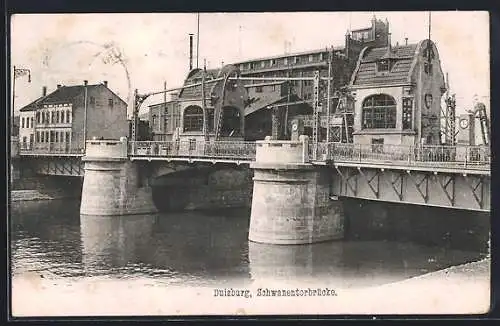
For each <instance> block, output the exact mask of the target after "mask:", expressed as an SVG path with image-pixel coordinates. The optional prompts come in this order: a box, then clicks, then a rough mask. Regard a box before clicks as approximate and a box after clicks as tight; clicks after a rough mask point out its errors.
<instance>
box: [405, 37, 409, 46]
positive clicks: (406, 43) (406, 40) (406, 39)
mask: <svg viewBox="0 0 500 326" xmlns="http://www.w3.org/2000/svg"><path fill="white" fill-rule="evenodd" d="M405 45H408V38H407V37H405Z"/></svg>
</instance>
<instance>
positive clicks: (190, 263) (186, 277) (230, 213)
mask: <svg viewBox="0 0 500 326" xmlns="http://www.w3.org/2000/svg"><path fill="white" fill-rule="evenodd" d="M249 216H250V211H249V210H248V209H231V210H212V211H206V212H202V211H191V212H182V213H160V214H152V215H131V216H84V215H82V216H80V214H79V202H78V201H74V202H72V201H51V202H39V203H32V204H27V203H23V204H22V205H19V207H14V208H13V210H12V219H11V226H12V237H11V239H12V245H11V246H12V261H13V272H14V274H23V273H25V272H28V271H37V272H40V273H44V274H47V275H52V276H54V277H67V276H72V277H93V276H104V277H110V278H154V279H155V280H156V281H158V282H162V283H167V284H179V285H186V284H196V285H202V284H213V283H215V284H219V285H220V284H224V283H227V282H231V283H234V282H238V283H240V284H241V283H248V282H252V281H257V280H263V279H269V278H271V279H286V280H290V279H292V280H304V281H309V280H312V279H314V280H316V281H318V280H324V282H325V283H329V284H333V285H335V286H337V287H356V286H366V285H374V284H381V283H385V282H389V281H397V280H401V279H405V278H409V277H412V276H416V275H420V274H423V273H426V272H430V271H434V270H439V269H442V268H446V267H448V266H451V265H456V264H461V263H465V262H470V261H474V260H478V259H480V258H481V253H480V252H478V251H464V250H456V249H451V248H449V247H447V246H442V245H430V246H423V245H420V244H417V243H415V242H411V241H387V239H386V240H381V238H382V236H380V235H376V236H372V238H371V239H370V237H368V236H367V234H369V233H370V232H362V227H361V226H362V225H364V224H363V223H361V222H360V221H361V218H360V219H359V221H353V220H352V219H351V225H350V227H351V230H353V229H352V228H353V225H352V222H355V223H358V224H359V225H358V226H356V228H357V230H358V231H357V232H358V233H357V235H358V236H357V237H355V236H350V237H347V238H346V239H345V240H342V241H334V242H325V243H319V244H314V245H295V246H276V245H265V244H258V243H253V242H249V241H248V240H247V239H248V223H249ZM360 225H361V226H360Z"/></svg>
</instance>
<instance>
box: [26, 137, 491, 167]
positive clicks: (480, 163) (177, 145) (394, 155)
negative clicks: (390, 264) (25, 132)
mask: <svg viewBox="0 0 500 326" xmlns="http://www.w3.org/2000/svg"><path fill="white" fill-rule="evenodd" d="M116 142H118V141H116ZM275 143H276V144H277V143H279V141H274V142H273V146H275V145H276V144H275ZM283 143H288V142H286V141H284V142H283ZM294 144H295V143H294ZM296 145H297V146H303V145H308V146H307V147H306V148H303V150H302V153H303V154H302V156H303V160H302V162H310V161H313V162H314V161H315V162H325V161H333V162H360V163H375V164H376V163H379V164H380V163H383V164H392V165H399V166H419V165H422V166H436V165H437V166H442V167H455V168H460V167H463V168H465V167H466V168H479V169H484V168H485V166H488V165H490V163H491V150H490V148H489V147H487V146H460V145H459V146H439V145H424V146H406V145H386V144H376V145H371V144H352V143H325V142H322V143H318V144H317V146H315V145H314V144H313V143H307V142H306V143H303V142H297V144H296ZM124 146H125V145H124ZM256 146H258V144H257V143H255V142H244V141H216V142H204V141H195V140H191V141H132V142H128V145H127V151H128V155H129V156H136V157H137V156H143V157H158V158H160V157H172V158H173V157H179V158H183V157H185V158H200V159H225V160H235V161H254V160H255V158H256ZM19 150H20V154H21V155H22V154H42V155H43V154H63V155H64V154H83V149H82V148H81V145H80V144H71V145H70V144H67V143H35V144H21V143H20V144H19ZM314 151H317V152H316V156H315V155H313V154H314ZM314 157H316V159H314Z"/></svg>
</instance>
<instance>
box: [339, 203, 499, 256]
mask: <svg viewBox="0 0 500 326" xmlns="http://www.w3.org/2000/svg"><path fill="white" fill-rule="evenodd" d="M342 203H343V204H344V205H343V206H344V214H345V231H346V237H347V239H351V240H391V241H398V242H412V243H418V244H422V245H426V246H439V247H443V248H448V249H460V250H473V251H479V252H481V253H486V252H488V250H489V247H488V240H489V231H490V214H489V213H486V212H476V211H467V210H459V209H448V208H441V207H429V206H420V205H404V204H399V203H386V202H377V201H369V200H358V199H350V198H342Z"/></svg>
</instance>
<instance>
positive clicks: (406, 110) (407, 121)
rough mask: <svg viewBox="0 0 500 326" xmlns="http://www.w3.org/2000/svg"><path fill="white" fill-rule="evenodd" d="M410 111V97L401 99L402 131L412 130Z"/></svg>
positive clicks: (411, 105)
mask: <svg viewBox="0 0 500 326" xmlns="http://www.w3.org/2000/svg"><path fill="white" fill-rule="evenodd" d="M412 109H413V99H412V98H411V97H406V98H403V129H411V128H412Z"/></svg>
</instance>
